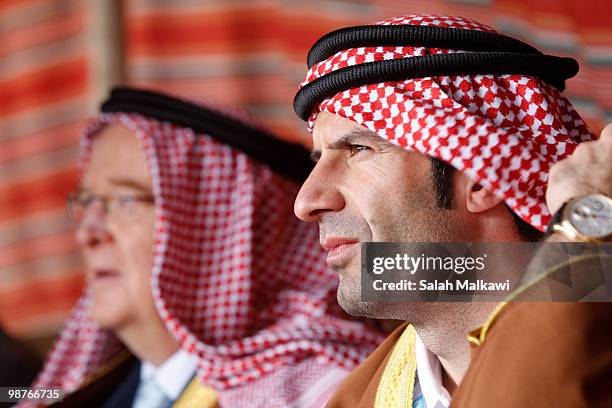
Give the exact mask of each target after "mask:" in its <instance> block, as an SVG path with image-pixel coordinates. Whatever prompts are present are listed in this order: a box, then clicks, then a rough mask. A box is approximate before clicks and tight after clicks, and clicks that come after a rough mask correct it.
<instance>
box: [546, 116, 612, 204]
mask: <svg viewBox="0 0 612 408" xmlns="http://www.w3.org/2000/svg"><path fill="white" fill-rule="evenodd" d="M596 193H601V194H605V195H607V196H608V197H612V123H610V124H608V126H606V127H605V128H604V130H603V131H602V132H601V137H600V138H599V139H598V140H595V141H592V142H585V143H581V144H579V145H578V147H577V148H576V150H574V153H573V154H571V155H570V156H569V157H567V158H565V159H564V160H561V161H559V162H557V163H555V164H554V165H553V166H552V167H551V169H550V176H549V180H548V190H547V191H546V203H547V204H548V208H549V210H550V212H551V214H554V213H555V212H557V210H559V208H561V206H562V205H563V203H565V202H566V201H568V200H570V199H572V198H574V197H578V196H581V195H586V194H596Z"/></svg>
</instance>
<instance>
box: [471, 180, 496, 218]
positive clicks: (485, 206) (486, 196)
mask: <svg viewBox="0 0 612 408" xmlns="http://www.w3.org/2000/svg"><path fill="white" fill-rule="evenodd" d="M464 192H465V207H466V208H467V210H468V211H469V212H471V213H481V212H484V211H487V210H490V209H491V208H494V207H495V206H497V205H498V204H499V203H501V202H502V201H503V198H501V197H498V196H496V195H495V194H493V193H492V192H491V191H490V190H489V189H487V188H485V187H483V186H481V185H480V184H479V183H477V182H476V181H474V180H472V179H471V178H468V180H466V183H465V190H464Z"/></svg>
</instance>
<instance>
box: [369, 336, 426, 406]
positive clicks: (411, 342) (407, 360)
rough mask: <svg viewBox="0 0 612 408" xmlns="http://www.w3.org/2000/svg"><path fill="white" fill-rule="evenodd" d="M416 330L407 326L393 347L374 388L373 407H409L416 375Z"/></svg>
mask: <svg viewBox="0 0 612 408" xmlns="http://www.w3.org/2000/svg"><path fill="white" fill-rule="evenodd" d="M415 343H416V331H415V330H414V327H412V326H408V327H406V329H405V330H404V332H403V333H402V335H401V336H400V338H399V339H398V341H397V343H396V344H395V346H394V347H393V351H392V352H391V356H390V357H389V360H388V361H387V365H386V366H385V369H384V371H383V374H382V376H381V378H380V383H379V384H378V388H377V389H376V398H375V400H374V408H410V407H412V398H413V393H414V378H415V376H416V350H415Z"/></svg>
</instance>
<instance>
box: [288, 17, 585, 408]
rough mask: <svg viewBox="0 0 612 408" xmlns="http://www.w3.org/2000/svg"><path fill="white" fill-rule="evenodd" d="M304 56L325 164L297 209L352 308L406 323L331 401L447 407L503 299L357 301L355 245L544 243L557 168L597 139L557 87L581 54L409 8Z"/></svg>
mask: <svg viewBox="0 0 612 408" xmlns="http://www.w3.org/2000/svg"><path fill="white" fill-rule="evenodd" d="M308 65H309V71H308V73H307V74H306V77H305V79H304V81H303V82H302V84H301V86H300V90H299V91H298V93H297V95H296V97H295V100H294V107H295V110H296V113H297V114H298V116H300V117H301V118H302V119H303V120H305V121H307V122H308V129H309V130H310V131H311V132H312V137H313V146H314V149H313V152H312V156H313V158H314V159H315V161H316V165H315V168H314V169H313V171H312V172H311V174H310V176H309V178H308V179H307V181H306V182H305V183H304V185H303V186H302V189H301V190H300V193H299V194H298V198H297V200H296V203H295V211H296V214H297V215H298V217H299V218H301V219H302V220H305V221H313V222H318V224H319V227H320V240H321V244H322V246H323V247H324V248H325V249H327V250H328V257H327V263H328V265H329V266H330V267H332V268H333V269H335V270H336V271H337V272H338V274H339V276H340V287H339V289H338V301H339V303H340V305H341V306H342V307H343V308H344V309H345V310H346V311H348V312H349V313H351V314H354V315H360V316H368V317H375V318H389V319H401V320H404V321H407V322H410V323H411V324H412V325H411V326H402V327H401V328H399V329H398V330H397V331H396V332H395V333H393V334H392V335H391V336H389V337H388V339H387V341H385V343H384V344H383V345H382V346H381V347H380V348H379V349H378V350H377V351H376V352H375V353H374V354H373V355H372V356H371V357H370V358H369V359H368V361H367V362H366V363H364V364H363V365H362V366H361V367H359V368H358V369H357V370H356V371H355V372H354V373H353V374H352V375H351V376H350V377H349V378H348V379H347V380H346V381H345V382H344V383H343V384H342V385H341V386H340V389H339V391H338V393H337V394H336V395H335V396H334V398H333V399H332V401H331V403H330V405H329V406H331V407H343V406H351V407H371V406H376V407H385V408H389V407H395V406H415V407H421V406H427V407H434V406H435V407H440V406H441V407H447V406H448V405H449V404H450V394H451V393H452V392H453V390H454V388H455V387H456V385H457V384H458V383H459V382H460V381H461V379H462V377H463V375H464V374H465V371H466V369H467V366H468V363H469V347H468V343H467V342H466V340H465V336H466V334H467V332H468V331H469V330H470V329H472V328H474V327H476V326H478V325H479V324H480V323H482V322H483V321H484V320H485V318H486V316H487V315H488V313H489V312H490V311H491V310H492V308H493V304H491V303H452V304H449V303H434V302H431V303H425V302H411V303H395V304H389V303H386V304H385V303H380V302H378V303H377V302H365V301H362V300H361V298H360V284H359V282H360V268H361V257H360V246H359V243H360V242H372V241H374V242H496V241H497V242H518V241H526V240H532V239H534V238H536V239H537V238H538V236H539V231H543V230H544V228H545V227H546V225H547V223H548V222H549V220H550V217H551V215H550V213H549V211H548V209H547V207H546V201H545V193H546V183H547V179H548V170H549V168H550V166H551V165H552V164H553V163H555V162H556V161H558V160H561V159H563V158H564V157H565V156H567V155H568V154H570V153H571V152H572V151H573V149H574V148H575V147H576V146H577V144H579V143H581V142H583V141H588V140H591V139H592V138H593V137H594V136H593V135H592V134H591V132H590V131H589V130H588V128H587V126H586V125H585V123H584V121H583V120H582V119H581V118H580V116H579V115H578V114H577V112H576V111H575V110H574V108H573V107H572V105H571V104H570V102H569V101H568V100H567V99H565V98H564V97H563V96H561V94H560V90H563V87H564V83H565V79H568V78H569V77H571V76H573V75H574V74H575V73H576V71H577V64H576V63H575V61H573V60H571V59H569V58H559V57H553V56H548V55H543V54H541V53H540V52H539V51H538V50H536V49H534V48H533V47H531V46H529V45H528V44H525V43H522V42H520V41H517V40H515V39H512V38H509V37H506V36H503V35H501V34H498V33H497V32H495V30H493V29H492V28H490V27H487V26H484V25H482V24H479V23H477V22H475V21H472V20H469V19H465V18H460V17H447V16H431V15H406V16H400V17H396V18H391V19H388V20H385V21H382V22H379V23H376V24H375V25H371V26H359V27H350V28H345V29H340V30H337V31H334V32H332V33H329V34H327V35H326V36H324V37H322V38H321V39H320V40H319V41H317V43H315V45H314V46H313V48H312V49H311V51H310V53H309V56H308ZM505 261H506V263H505V265H513V262H514V260H512V259H505ZM415 329H416V333H418V335H416V334H415ZM396 344H397V345H398V346H397V347H394V346H395V345H396ZM400 346H401V347H400ZM400 349H401V350H400ZM356 387H358V389H357V388H356Z"/></svg>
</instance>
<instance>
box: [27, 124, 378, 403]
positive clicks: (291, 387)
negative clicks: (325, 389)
mask: <svg viewBox="0 0 612 408" xmlns="http://www.w3.org/2000/svg"><path fill="white" fill-rule="evenodd" d="M109 123H119V124H121V125H123V126H125V127H127V128H129V129H131V130H132V131H133V132H134V133H135V134H136V136H137V137H138V139H139V140H140V141H141V143H142V146H143V149H144V151H145V153H146V157H147V161H148V164H149V168H150V171H151V175H152V179H153V186H152V187H153V193H154V195H155V200H156V224H155V226H156V237H155V247H154V261H153V270H152V291H153V295H154V299H155V302H156V306H157V308H158V311H159V313H160V316H161V317H162V319H163V321H164V322H165V324H166V327H167V328H168V330H169V331H170V333H172V334H173V335H174V336H175V337H176V338H177V339H178V340H179V342H180V344H181V345H182V347H183V348H185V349H186V350H187V351H189V352H191V353H194V354H196V355H197V356H198V357H199V368H198V375H199V376H200V378H201V379H202V380H203V382H204V383H205V384H208V385H210V386H212V387H213V388H215V389H216V390H217V392H218V397H219V400H220V404H221V406H228V407H247V406H248V407H255V406H265V407H281V406H296V401H297V400H299V399H300V397H302V396H303V394H304V393H306V392H307V391H308V390H309V388H310V387H311V385H312V384H313V383H315V382H316V381H317V380H319V379H320V378H321V376H323V375H324V374H325V373H326V372H328V371H329V370H338V369H343V370H347V371H348V370H351V369H352V368H353V367H355V366H356V365H357V364H358V363H359V362H361V361H362V360H363V359H364V358H365V357H367V355H368V354H369V353H370V352H371V351H372V350H373V349H374V348H375V347H376V346H377V345H378V344H379V343H380V342H381V341H382V336H381V334H380V333H379V332H377V331H376V330H374V329H372V328H371V327H369V326H368V325H367V324H365V323H363V322H361V321H357V320H348V319H347V318H345V317H344V316H345V315H343V314H342V312H341V311H340V309H339V308H338V307H337V304H336V295H335V292H336V287H337V277H336V275H335V274H334V273H333V272H331V271H330V270H328V269H327V268H326V267H325V262H324V260H325V252H324V251H323V250H322V249H321V247H320V246H319V244H318V231H317V227H316V225H310V224H306V223H303V222H300V221H299V220H298V219H297V218H295V216H294V214H293V201H294V198H295V196H296V194H297V191H298V188H299V186H298V185H297V183H295V182H294V181H292V180H289V179H287V178H285V177H282V176H280V175H278V174H276V173H274V172H273V171H272V170H271V169H270V168H269V167H268V166H267V165H263V164H260V163H258V162H256V161H254V160H253V159H251V158H250V157H248V156H247V155H245V154H244V153H242V152H240V151H238V150H236V149H234V148H232V147H229V146H227V145H225V144H222V143H220V142H218V141H217V140H215V139H214V138H212V137H210V136H207V135H203V134H196V133H194V131H193V130H192V129H189V128H184V127H180V126H177V125H174V124H171V123H167V122H160V121H157V120H154V119H151V118H148V117H143V116H140V115H137V114H128V113H112V114H102V115H101V116H100V117H98V118H97V119H96V120H94V121H93V122H92V123H91V124H90V125H89V126H88V127H87V128H86V130H85V132H84V137H83V142H82V158H81V159H82V160H81V164H82V167H83V166H86V165H87V161H88V157H89V155H90V153H89V152H90V150H91V140H92V137H93V136H94V135H95V134H96V133H98V132H99V131H100V130H101V129H102V128H103V127H104V126H106V125H107V124H109ZM90 302H91V300H90V296H89V295H88V294H87V291H86V292H85V293H84V295H83V297H82V298H81V299H80V300H79V302H78V304H77V305H76V307H75V309H74V310H73V312H72V315H71V316H70V318H69V319H68V322H67V324H66V327H65V328H64V330H63V332H62V333H61V335H60V337H59V339H58V341H57V342H56V344H55V345H54V347H53V349H52V351H51V353H50V355H49V358H48V360H47V362H46V364H45V366H44V369H43V370H42V372H41V374H40V375H39V377H38V379H37V381H36V382H35V385H34V386H35V387H48V386H59V387H62V388H63V389H64V390H65V391H66V392H68V393H70V392H72V391H75V390H76V389H78V388H79V387H80V386H81V385H82V384H83V380H84V379H85V378H86V377H88V376H90V375H91V374H92V373H95V372H96V370H97V369H98V368H100V366H101V365H102V364H104V363H105V362H107V361H109V359H111V358H112V357H113V356H114V355H116V354H117V353H118V352H120V351H121V350H122V349H123V346H122V345H121V343H120V342H119V341H118V339H117V338H116V337H115V336H114V335H113V334H112V333H111V332H109V331H105V330H102V329H100V328H98V326H97V325H96V323H95V322H93V321H92V320H91V318H90V315H89V311H88V310H89V305H90ZM315 399H316V398H315ZM297 405H299V404H297Z"/></svg>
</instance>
